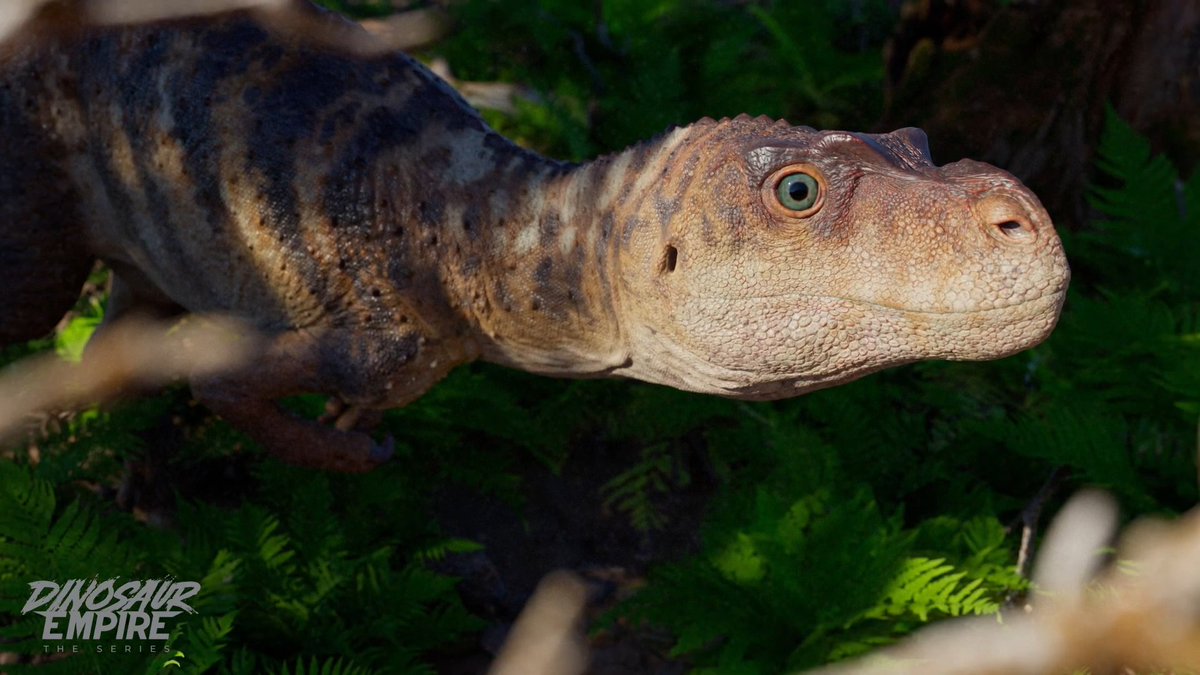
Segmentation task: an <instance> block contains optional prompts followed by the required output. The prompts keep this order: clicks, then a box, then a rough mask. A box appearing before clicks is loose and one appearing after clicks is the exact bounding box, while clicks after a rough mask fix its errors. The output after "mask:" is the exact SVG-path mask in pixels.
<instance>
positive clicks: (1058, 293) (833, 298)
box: [723, 289, 1066, 317]
mask: <svg viewBox="0 0 1200 675" xmlns="http://www.w3.org/2000/svg"><path fill="white" fill-rule="evenodd" d="M1065 294H1066V289H1058V290H1053V291H1048V292H1046V293H1043V294H1041V295H1039V296H1036V297H1033V298H1030V299H1028V300H1021V301H1019V302H1013V303H1010V304H1007V305H1001V306H999V307H986V308H981V309H967V310H944V311H936V310H922V309H910V308H907V307H898V306H896V305H889V304H886V303H882V302H877V301H874V300H862V299H860V298H845V297H841V296H837V295H819V294H816V293H779V294H776V295H756V296H753V297H752V298H732V297H731V298H723V299H725V300H737V301H741V302H744V301H746V300H747V299H750V300H767V299H771V298H782V299H788V298H812V299H816V300H825V301H830V302H831V304H836V303H846V304H850V305H855V306H859V307H878V308H879V309H885V310H889V311H892V312H897V313H900V314H910V315H916V316H931V317H933V316H977V315H980V314H990V313H993V312H1003V311H1006V310H1013V309H1016V308H1018V307H1025V306H1028V305H1033V304H1036V303H1038V302H1041V301H1044V300H1047V299H1052V298H1058V297H1062V296H1063V295H1065Z"/></svg>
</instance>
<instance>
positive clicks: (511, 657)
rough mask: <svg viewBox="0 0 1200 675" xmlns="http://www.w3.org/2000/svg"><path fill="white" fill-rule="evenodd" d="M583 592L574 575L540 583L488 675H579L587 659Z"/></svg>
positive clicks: (559, 574)
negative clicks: (582, 625)
mask: <svg viewBox="0 0 1200 675" xmlns="http://www.w3.org/2000/svg"><path fill="white" fill-rule="evenodd" d="M586 601H587V589H586V588H585V587H584V585H583V582H581V581H580V580H579V579H578V578H576V577H575V576H574V575H572V574H569V573H567V572H555V573H553V574H550V575H548V576H547V577H546V578H545V579H543V580H542V583H540V584H539V585H538V587H537V590H536V591H534V594H533V597H532V598H531V599H530V600H529V603H528V604H527V605H526V606H525V609H524V610H523V611H522V612H521V616H520V617H518V618H517V623H516V624H515V625H514V626H513V629H512V632H511V633H510V634H509V637H508V640H507V642H506V643H505V645H504V648H503V649H502V650H501V651H500V655H499V656H497V657H496V661H495V663H494V664H493V665H492V668H491V670H489V671H488V673H489V675H579V674H580V673H582V672H583V671H584V668H585V666H586V663H587V656H586V651H585V647H584V641H583V636H582V635H580V631H579V629H580V620H581V618H582V616H583V609H584V604H585V603H586Z"/></svg>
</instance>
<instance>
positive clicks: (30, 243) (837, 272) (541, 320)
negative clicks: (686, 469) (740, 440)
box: [0, 3, 1070, 472]
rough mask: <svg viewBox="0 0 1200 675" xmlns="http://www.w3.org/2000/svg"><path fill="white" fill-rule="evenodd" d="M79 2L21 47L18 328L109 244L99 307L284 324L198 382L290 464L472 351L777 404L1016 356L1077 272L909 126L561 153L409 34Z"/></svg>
mask: <svg viewBox="0 0 1200 675" xmlns="http://www.w3.org/2000/svg"><path fill="white" fill-rule="evenodd" d="M47 11H49V10H47ZM289 11H293V12H300V13H301V14H302V15H303V16H304V17H307V18H308V19H311V20H313V21H316V22H317V23H318V24H320V25H323V26H329V27H331V30H332V29H336V30H338V31H342V32H343V33H345V32H347V31H349V32H350V33H353V32H354V30H355V29H354V28H353V27H349V26H348V24H349V22H346V21H345V20H343V19H341V18H340V17H337V16H335V15H330V14H327V13H325V12H324V10H319V9H316V8H313V7H311V6H308V5H306V4H304V3H293V5H292V7H291V9H290V10H289ZM60 14H61V13H60ZM71 21H72V20H71V19H63V18H62V17H61V16H58V17H57V18H56V19H55V23H53V24H51V23H49V21H48V20H46V19H44V17H41V18H37V19H35V20H34V21H33V22H32V23H31V24H30V26H29V27H27V28H26V29H25V30H23V31H22V32H21V35H20V36H18V37H16V38H14V39H12V40H9V41H8V42H6V43H5V44H3V45H0V269H2V270H3V272H2V274H3V279H4V283H5V284H6V286H7V289H6V292H5V293H4V294H3V296H2V297H0V344H7V343H12V342H16V341H23V340H27V339H31V338H33V337H36V336H39V335H44V334H45V333H46V332H47V331H48V330H50V328H51V327H52V326H53V325H54V324H55V323H56V322H57V321H58V320H59V318H60V317H61V316H62V314H63V312H64V311H65V310H66V309H67V308H69V307H70V306H71V304H72V303H73V302H74V301H75V299H76V296H77V294H78V291H79V287H80V284H81V283H82V281H83V279H84V278H85V276H86V275H87V273H88V271H89V270H90V269H91V266H92V264H93V262H94V260H95V259H97V258H98V259H100V260H103V261H104V262H105V263H106V264H107V265H108V266H109V268H110V269H111V271H112V275H113V279H112V292H111V300H110V307H109V310H108V312H109V318H113V317H120V316H122V315H125V314H127V313H129V312H132V311H136V310H148V309H157V310H169V311H178V310H186V311H187V312H193V313H201V314H202V313H228V314H233V315H235V316H240V317H242V318H244V319H245V320H247V321H249V322H250V323H252V324H253V325H254V326H255V328H256V329H257V330H258V331H260V332H261V333H262V334H263V335H265V336H267V340H266V345H265V346H264V348H263V349H262V351H261V353H260V354H259V355H258V357H257V358H256V359H255V362H254V363H253V365H252V366H251V367H247V368H244V369H240V370H237V371H235V372H229V373H224V374H221V375H209V376H206V377H202V378H201V377H197V378H193V380H192V382H191V384H192V389H193V392H194V394H195V396H196V397H197V399H198V400H199V401H201V402H203V403H204V404H205V405H207V406H208V407H209V408H210V409H211V410H213V411H214V412H215V413H217V414H219V415H220V416H221V417H223V418H225V419H226V420H227V421H228V422H230V423H231V424H233V425H234V426H236V427H238V428H240V429H242V430H244V431H245V432H247V433H248V434H249V436H250V437H251V438H253V439H255V440H256V441H258V442H259V443H260V444H261V445H262V446H263V447H264V448H265V449H266V450H267V451H269V452H271V453H273V454H275V455H277V456H278V457H280V458H282V459H284V460H285V461H288V462H292V463H295V464H299V465H305V466H310V467H316V468H323V469H329V470H337V471H347V472H359V471H367V470H370V469H372V468H374V467H376V466H378V465H379V464H380V463H382V462H384V461H386V460H387V458H388V457H389V454H390V450H391V448H390V446H389V445H388V444H387V443H376V442H375V441H373V440H372V438H371V437H370V435H368V434H367V433H366V432H364V431H362V430H360V429H358V428H356V427H357V426H358V424H357V423H358V422H359V421H360V419H361V418H362V416H363V414H364V413H366V412H370V411H378V410H382V409H387V408H392V407H399V406H404V405H406V404H408V403H410V402H412V401H413V400H415V399H417V398H419V397H420V396H421V395H422V394H423V393H424V392H426V391H427V390H428V389H429V388H430V387H432V386H433V385H434V384H435V383H437V382H438V381H439V380H440V379H442V378H443V377H444V376H445V375H446V374H447V373H448V372H450V371H451V370H452V369H454V368H456V367H457V366H459V365H462V364H465V363H468V362H471V361H474V360H483V361H488V362H492V363H497V364H502V365H505V366H509V367H512V368H518V369H521V370H525V371H529V372H533V373H539V374H544V375H548V376H557V377H571V378H608V377H624V378H635V379H638V380H643V381H646V382H652V383H658V384H663V385H668V386H671V387H676V388H678V389H683V390H689V391H694V392H703V393H707V394H715V395H718V396H725V397H731V398H737V399H746V400H771V399H779V398H786V397H792V396H796V395H799V394H803V393H805V392H810V391H813V390H816V389H821V388H824V387H830V386H834V385H838V384H842V383H845V382H848V381H850V380H854V379H856V378H859V377H862V376H864V375H866V374H868V373H872V372H875V371H878V370H880V369H883V368H888V367H892V366H897V365H901V364H906V363H911V362H914V361H918V360H924V359H949V360H982V359H994V358H999V357H1003V356H1006V355H1010V354H1013V353H1015V352H1018V351H1021V350H1024V349H1027V348H1029V347H1031V346H1033V345H1036V344H1038V343H1039V342H1041V341H1042V340H1043V339H1045V338H1046V337H1047V335H1048V334H1049V333H1050V332H1051V330H1052V329H1053V327H1054V325H1055V323H1056V321H1057V319H1058V315H1059V312H1060V309H1061V306H1062V303H1063V300H1064V297H1065V293H1066V288H1067V284H1068V280H1069V276H1070V273H1069V268H1068V265H1067V261H1066V258H1065V257H1064V254H1063V251H1062V247H1061V244H1060V241H1059V239H1058V237H1057V235H1056V233H1055V230H1054V227H1053V224H1052V222H1051V219H1050V217H1049V215H1048V214H1047V213H1046V211H1045V210H1044V209H1043V208H1042V206H1041V204H1040V202H1039V201H1038V199H1037V197H1036V196H1035V195H1034V194H1033V193H1031V192H1030V191H1029V190H1028V189H1027V188H1026V187H1024V186H1023V185H1022V184H1021V183H1020V181H1019V180H1018V179H1016V178H1015V177H1013V176H1012V175H1010V174H1008V173H1006V172H1004V171H1002V170H1000V169H998V168H995V167H993V166H990V165H987V164H983V163H980V162H976V161H972V160H961V161H958V162H954V163H952V164H948V165H945V166H941V167H938V166H935V165H934V163H933V161H932V159H931V156H930V151H929V146H928V141H927V139H926V137H925V134H924V133H923V132H922V131H920V130H919V129H915V128H905V129H900V130H897V131H893V132H891V133H884V134H869V133H856V132H846V131H821V130H816V129H813V128H810V127H805V126H792V125H790V124H789V123H788V122H786V121H776V120H772V119H767V118H763V117H757V118H752V117H748V116H739V117H737V118H734V119H721V120H713V119H709V118H706V119H703V120H700V121H698V122H695V123H693V124H690V125H688V126H682V127H676V128H673V129H669V130H667V131H666V132H664V133H662V134H661V135H659V136H658V137H656V138H653V139H651V140H648V141H645V142H643V143H640V144H637V145H635V146H633V147H630V148H628V149H626V150H624V151H622V152H617V153H615V154H611V155H608V156H605V157H601V158H599V159H596V160H594V161H591V162H587V163H583V164H570V163H564V162H560V161H555V160H553V159H548V158H546V157H543V156H540V155H538V154H535V153H534V152H531V151H529V150H526V149H523V148H521V147H518V146H517V145H515V144H514V143H512V142H510V141H509V140H507V139H505V138H503V137H502V136H500V135H499V134H497V133H496V132H495V131H493V130H492V129H490V128H489V127H488V126H487V125H486V124H485V123H484V121H483V120H482V119H481V117H480V116H479V115H478V114H477V113H476V112H475V111H474V110H473V109H471V107H470V106H469V105H467V104H466V103H465V102H464V100H463V99H462V98H461V97H460V96H459V95H458V94H456V93H455V91H454V90H453V89H451V88H450V87H449V86H448V85H447V84H446V83H444V82H443V81H442V80H440V79H438V78H437V77H436V76H434V75H433V74H431V73H430V72H429V71H428V70H427V69H426V68H425V67H423V66H422V65H421V64H420V63H419V62H417V61H416V60H414V59H413V58H410V57H409V56H406V55H405V54H402V53H392V52H370V51H361V50H355V49H350V48H343V47H342V46H339V45H338V44H336V41H332V40H319V39H315V38H313V37H312V31H297V30H289V29H288V28H287V27H286V24H281V23H278V22H275V21H273V20H271V19H270V13H264V12H251V11H248V10H239V11H227V12H223V13H218V14H212V15H207V16H203V17H188V18H172V19H166V20H159V21H154V22H150V23H139V24H136V25H106V26H98V25H91V24H85V23H83V22H82V21H79V20H73V21H74V23H71ZM64 25H65V27H64ZM298 393H319V394H325V395H328V396H329V397H330V406H329V416H330V418H331V420H332V423H331V424H322V423H319V422H317V421H311V420H302V419H298V418H296V417H294V416H291V415H289V414H287V413H285V412H283V411H282V410H281V409H280V408H279V407H278V405H277V403H276V401H277V400H278V399H280V398H282V397H285V396H290V395H294V394H298Z"/></svg>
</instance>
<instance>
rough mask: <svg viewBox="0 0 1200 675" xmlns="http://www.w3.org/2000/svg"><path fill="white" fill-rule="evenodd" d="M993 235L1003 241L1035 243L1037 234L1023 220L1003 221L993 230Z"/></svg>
mask: <svg viewBox="0 0 1200 675" xmlns="http://www.w3.org/2000/svg"><path fill="white" fill-rule="evenodd" d="M992 233H993V234H994V235H995V236H997V237H999V238H1000V239H1001V240H1003V241H1014V242H1027V241H1033V239H1034V237H1035V232H1034V230H1033V226H1032V225H1030V224H1029V223H1027V222H1025V221H1023V220H1013V219H1009V220H1001V221H1000V222H998V223H996V224H995V227H994V228H992Z"/></svg>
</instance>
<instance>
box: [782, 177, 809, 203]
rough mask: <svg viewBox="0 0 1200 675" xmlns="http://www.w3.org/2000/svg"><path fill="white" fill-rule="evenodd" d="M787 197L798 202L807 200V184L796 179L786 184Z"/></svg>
mask: <svg viewBox="0 0 1200 675" xmlns="http://www.w3.org/2000/svg"><path fill="white" fill-rule="evenodd" d="M787 191H788V196H789V197H791V198H792V199H795V200H796V201H798V202H802V201H804V200H805V199H807V198H808V184H807V183H805V182H804V181H802V180H799V179H796V180H794V181H792V182H791V183H789V184H788V189H787Z"/></svg>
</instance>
